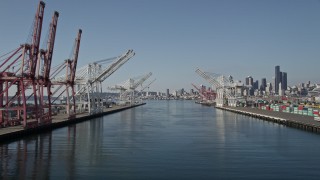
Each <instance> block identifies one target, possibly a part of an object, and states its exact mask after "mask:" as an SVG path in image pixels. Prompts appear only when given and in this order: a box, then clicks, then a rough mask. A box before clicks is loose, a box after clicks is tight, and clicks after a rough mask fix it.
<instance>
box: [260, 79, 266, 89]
mask: <svg viewBox="0 0 320 180" xmlns="http://www.w3.org/2000/svg"><path fill="white" fill-rule="evenodd" d="M266 88H267V79H266V78H262V79H261V86H260V90H261V91H265V90H266Z"/></svg>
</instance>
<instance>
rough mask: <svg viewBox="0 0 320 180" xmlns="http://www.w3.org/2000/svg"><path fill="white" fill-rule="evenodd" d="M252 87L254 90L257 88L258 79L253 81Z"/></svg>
mask: <svg viewBox="0 0 320 180" xmlns="http://www.w3.org/2000/svg"><path fill="white" fill-rule="evenodd" d="M253 89H254V90H256V89H259V81H258V80H256V81H255V82H254V83H253Z"/></svg>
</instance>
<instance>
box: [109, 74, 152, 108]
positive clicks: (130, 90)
mask: <svg viewBox="0 0 320 180" xmlns="http://www.w3.org/2000/svg"><path fill="white" fill-rule="evenodd" d="M151 75H152V73H151V72H149V73H147V74H145V75H142V76H139V77H136V78H130V79H128V80H126V81H125V82H124V83H122V84H118V85H115V86H113V87H110V88H109V89H111V90H120V93H119V94H120V102H119V103H120V104H125V103H127V102H130V104H134V103H135V91H136V89H137V88H138V87H139V86H140V85H141V86H142V83H143V82H145V81H146V80H147V79H148V78H149V77H150V76H151Z"/></svg>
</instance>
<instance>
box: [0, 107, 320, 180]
mask: <svg viewBox="0 0 320 180" xmlns="http://www.w3.org/2000/svg"><path fill="white" fill-rule="evenodd" d="M0 156H1V162H0V164H1V166H0V167H1V169H0V174H1V178H0V179H19V178H32V179H33V178H36V179H57V178H62V179H89V178H90V179H107V178H108V179H319V177H320V163H319V162H320V136H319V135H316V134H312V133H308V132H304V131H301V130H297V129H293V128H288V127H284V126H281V125H278V124H273V123H269V122H264V121H261V120H258V119H255V118H249V117H246V116H242V115H238V114H234V113H230V112H224V111H221V110H216V109H214V108H212V107H205V106H201V105H198V104H195V103H194V102H193V101H148V102H147V105H144V106H140V107H137V108H134V109H129V110H126V111H123V112H120V113H116V114H112V115H108V116H105V117H103V118H97V119H93V120H91V121H87V122H83V123H79V124H77V125H74V126H70V127H65V128H61V129H57V130H54V131H52V132H48V133H44V134H40V135H37V136H29V137H27V138H24V139H21V140H19V141H15V142H10V143H8V144H0Z"/></svg>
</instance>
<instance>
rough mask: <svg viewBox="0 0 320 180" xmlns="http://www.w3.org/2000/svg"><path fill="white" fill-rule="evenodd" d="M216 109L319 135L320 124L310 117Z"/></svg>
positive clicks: (270, 112) (223, 108) (259, 110)
mask: <svg viewBox="0 0 320 180" xmlns="http://www.w3.org/2000/svg"><path fill="white" fill-rule="evenodd" d="M216 108H217V109H221V110H225V111H230V112H234V113H238V114H242V115H246V116H250V117H254V118H258V119H261V120H265V121H269V122H274V123H278V124H282V125H285V126H288V127H293V128H297V129H301V130H305V131H309V132H313V133H320V122H319V121H315V120H314V117H312V116H304V115H299V114H292V113H285V112H277V111H267V110H262V109H257V108H251V107H216Z"/></svg>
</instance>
